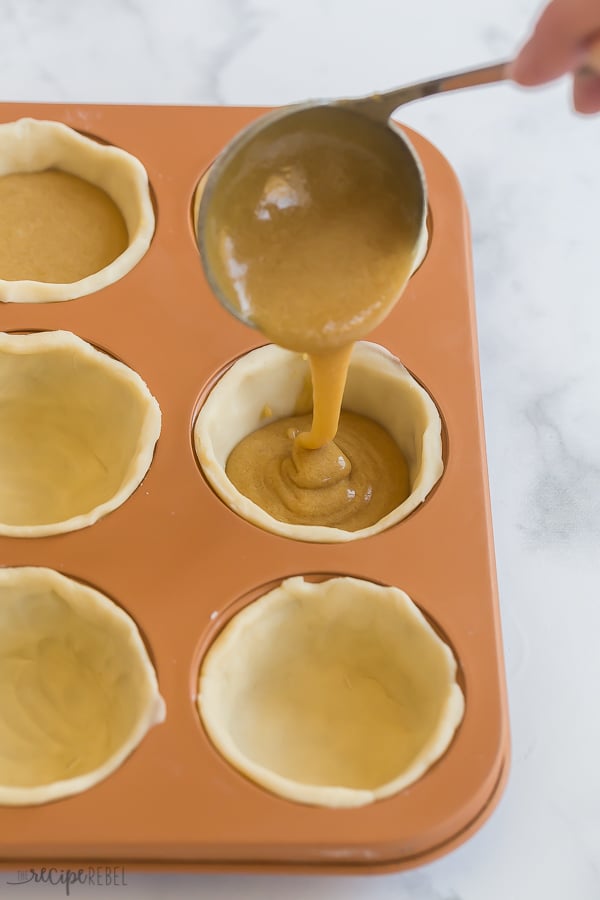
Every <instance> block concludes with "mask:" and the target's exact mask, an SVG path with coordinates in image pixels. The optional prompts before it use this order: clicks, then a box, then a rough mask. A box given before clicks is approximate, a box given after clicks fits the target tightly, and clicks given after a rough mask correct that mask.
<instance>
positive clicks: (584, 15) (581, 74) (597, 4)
mask: <svg viewBox="0 0 600 900" xmlns="http://www.w3.org/2000/svg"><path fill="white" fill-rule="evenodd" d="M566 72H572V73H573V103H574V105H575V109H576V110H577V111H578V112H580V113H594V112H600V0H552V2H551V3H550V4H549V5H548V6H547V7H546V9H545V10H544V12H543V13H542V15H541V17H540V19H539V21H538V23H537V25H536V27H535V30H534V32H533V35H532V36H531V38H530V39H529V41H528V42H527V43H526V44H525V46H524V47H523V48H522V49H521V51H520V53H519V54H518V56H517V57H516V59H515V60H514V62H513V63H512V64H511V66H510V69H509V74H510V77H511V78H513V79H514V81H516V82H517V83H518V84H522V85H527V86H533V85H538V84H544V83H545V82H547V81H553V80H554V79H555V78H559V77H560V76H561V75H564V74H565V73H566Z"/></svg>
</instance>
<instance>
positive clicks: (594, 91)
mask: <svg viewBox="0 0 600 900" xmlns="http://www.w3.org/2000/svg"><path fill="white" fill-rule="evenodd" d="M573 106H574V107H575V111H576V112H578V113H580V114H581V115H584V116H590V115H593V114H594V113H598V112H600V75H593V74H588V73H583V72H581V73H579V74H578V75H576V76H575V78H574V80H573Z"/></svg>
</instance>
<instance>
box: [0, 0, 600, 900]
mask: <svg viewBox="0 0 600 900" xmlns="http://www.w3.org/2000/svg"><path fill="white" fill-rule="evenodd" d="M536 8H537V4H536V0H488V2H487V3H481V2H478V0H454V2H453V3H448V2H447V0H422V2H421V3H419V4H417V3H414V2H408V0H369V2H368V3H367V2H358V0H303V2H292V0H169V2H160V0H104V2H102V3H100V2H98V3H94V2H93V0H80V2H79V3H73V2H71V0H0V94H1V96H2V98H3V99H4V100H7V101H8V100H31V101H33V100H41V101H66V102H75V101H99V102H100V101H110V102H146V103H178V104H186V103H209V104H212V103H218V104H256V105H269V104H278V103H283V102H289V101H293V100H298V99H302V98H305V97H308V96H313V97H314V96H335V95H348V94H353V93H361V92H365V93H366V92H368V91H371V90H374V89H377V88H385V87H391V86H394V85H397V84H401V83H403V82H407V81H412V80H416V79H417V78H419V77H421V76H428V75H433V74H437V73H439V72H444V71H446V70H451V69H455V68H459V67H462V66H465V65H468V64H476V63H480V62H484V61H486V60H488V59H494V58H498V57H502V56H504V55H508V54H510V53H511V51H512V50H513V48H514V47H515V46H516V45H517V44H518V43H519V42H520V40H521V39H522V37H523V35H524V33H525V31H526V29H527V28H528V27H529V25H530V23H531V21H532V19H533V17H534V15H535V12H536ZM402 120H403V121H405V122H406V123H407V124H409V125H411V126H412V127H414V128H416V129H417V130H419V131H421V132H422V133H424V134H425V135H426V136H427V137H428V138H430V139H431V140H432V141H433V142H434V143H435V144H437V145H438V146H439V148H440V149H441V150H442V152H443V153H444V154H445V155H446V156H447V157H448V158H449V159H450V161H451V162H452V164H453V165H454V167H455V169H456V171H457V173H458V175H459V178H460V179H461V182H462V184H463V188H464V190H465V193H466V196H467V201H468V204H469V209H470V214H471V222H472V232H473V250H474V266H475V282H476V297H477V313H478V329H479V339H480V354H481V369H482V379H483V399H484V410H485V425H486V435H487V449H488V461H489V475H490V486H491V494H492V508H493V518H494V530H495V541H496V553H497V565H498V577H499V585H500V597H501V611H502V623H503V632H504V640H505V652H506V668H507V677H508V688H509V702H510V717H511V729H512V752H513V763H512V772H511V777H510V780H509V784H508V788H507V790H506V793H505V795H504V798H503V799H502V801H501V803H500V805H499V807H498V809H497V811H496V812H495V814H494V815H493V817H492V818H491V820H490V821H489V822H488V823H487V824H486V825H485V826H484V827H483V829H482V830H481V831H480V832H478V833H477V834H476V835H475V836H474V837H473V838H472V839H471V840H470V841H469V842H468V843H467V844H466V845H464V846H463V847H461V848H459V849H458V850H456V851H455V852H453V853H452V854H450V855H449V856H447V857H445V858H444V859H441V860H439V861H437V862H435V863H432V864H430V865H427V866H424V867H422V868H420V869H418V870H415V871H412V872H409V873H406V874H399V875H387V876H379V877H354V878H336V877H330V878H317V877H310V878H300V877H286V878H282V877H271V878H269V877H262V876H252V877H250V876H239V877H234V876H215V875H206V876H191V875H190V876H183V875H182V876H148V875H140V874H134V873H129V874H128V878H127V880H128V887H127V888H125V887H123V888H120V889H118V890H117V889H114V890H113V893H115V894H116V893H117V892H118V893H119V895H123V896H127V897H131V898H151V897H156V898H161V900H167V898H184V897H185V898H187V897H203V898H209V897H211V898H212V897H214V898H230V897H231V898H238V897H245V898H257V900H258V898H260V900H267V898H281V897H285V898H286V900H288V898H305V897H307V896H316V897H319V898H326V900H335V898H342V897H343V898H344V900H351V898H356V900H358V898H367V897H368V898H378V900H384V898H385V900H392V898H394V900H507V898H510V900H538V898H539V900H542V898H543V900H598V898H600V767H599V766H598V752H599V751H598V748H599V747H600V713H599V710H600V704H599V702H598V696H599V687H600V652H598V637H599V635H600V602H599V598H600V565H599V556H600V553H599V550H600V414H599V408H598V406H599V400H598V398H599V396H600V354H598V351H597V344H598V341H599V339H600V302H599V300H600V287H599V284H600V279H599V274H598V266H599V259H600V255H599V247H600V242H599V226H598V210H599V209H600V163H599V161H600V116H598V117H596V118H594V119H591V118H590V119H584V118H580V117H577V116H575V115H573V114H572V113H571V112H570V108H569V105H568V99H567V87H566V84H565V83H559V84H556V85H552V86H550V87H548V88H544V89H541V90H538V91H535V92H526V91H522V90H518V89H516V88H514V87H512V86H508V85H503V86H497V87H494V88H489V89H485V90H479V91H471V92H465V93H463V94H461V95H458V94H457V95H454V96H448V97H444V98H437V99H432V100H429V101H424V102H422V103H421V104H419V105H416V106H413V107H409V108H406V109H405V110H404V111H403V114H402ZM7 878H8V876H5V875H4V874H2V875H0V884H3V883H5V882H6V880H7ZM0 890H1V892H2V893H3V895H4V893H6V895H7V896H13V894H14V896H15V897H17V898H23V900H25V898H37V897H39V896H41V895H42V892H43V890H44V887H43V886H41V885H28V886H25V885H20V886H18V887H8V886H3V887H2V888H0ZM52 890H53V891H54V893H56V891H57V890H58V891H59V892H60V891H61V890H62V889H60V888H56V889H52ZM106 890H108V889H106ZM46 891H47V892H48V895H50V893H51V889H50V888H46ZM101 893H102V892H101V890H100V889H98V888H92V887H88V888H73V889H72V894H73V895H74V896H82V897H83V896H89V895H91V894H99V895H100V894H101Z"/></svg>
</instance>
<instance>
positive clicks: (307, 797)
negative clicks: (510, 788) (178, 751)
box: [198, 577, 464, 807]
mask: <svg viewBox="0 0 600 900" xmlns="http://www.w3.org/2000/svg"><path fill="white" fill-rule="evenodd" d="M198 709H199V712H200V716H201V718H202V721H203V722H204V725H205V726H206V729H207V731H208V734H209V736H210V738H211V740H212V741H213V743H214V744H215V746H216V747H217V748H218V750H219V751H220V752H221V753H222V754H223V756H224V757H225V758H226V759H227V760H228V761H229V762H230V763H231V764H232V765H233V766H234V767H235V768H236V769H238V770H239V771H240V772H242V773H243V774H245V775H247V776H248V777H249V778H251V779H252V780H253V781H255V782H257V783H258V784H260V785H262V786H263V787H265V788H267V789H268V790H270V791H273V792H274V793H276V794H280V795H281V796H283V797H287V798H288V799H290V800H295V801H299V802H302V803H312V804H318V805H322V806H333V807H349V806H362V805H364V804H367V803H371V802H373V801H375V800H378V799H380V798H382V797H389V796H390V795H391V794H395V793H396V792H398V791H400V790H402V789H403V788H405V787H406V786H407V785H409V784H412V783H413V782H414V781H416V780H417V779H418V778H420V777H421V776H422V775H423V773H424V772H425V771H426V770H427V769H428V768H429V767H430V766H431V765H432V764H433V763H434V762H435V761H436V760H437V759H439V757H440V756H442V754H443V753H444V752H445V750H446V749H447V747H448V745H449V744H450V741H451V740H452V737H453V735H454V732H455V730H456V728H457V726H458V724H459V723H460V721H461V719H462V716H463V712H464V699H463V695H462V692H461V690H460V688H459V686H458V684H457V683H456V662H455V659H454V656H453V654H452V652H451V650H450V648H449V647H448V646H447V645H446V644H445V643H444V642H443V641H442V640H441V639H440V638H439V637H438V636H437V634H436V632H435V631H434V630H433V629H432V627H431V626H430V625H429V623H428V622H427V620H426V619H425V618H424V616H423V615H422V614H421V612H420V611H419V610H418V608H417V607H416V606H415V604H414V603H413V602H412V601H411V600H410V598H409V597H408V596H407V595H406V594H405V593H404V592H403V591H401V590H399V589H398V588H395V587H382V586H380V585H376V584H373V583H372V582H368V581H361V580H359V579H356V578H332V579H330V580H329V581H324V582H321V583H319V584H314V583H310V582H305V581H304V580H303V579H302V578H301V577H295V578H289V579H288V580H287V581H284V582H283V583H282V584H281V586H280V587H278V588H276V589H275V590H273V591H271V592H269V593H268V594H266V595H264V596H263V597H262V598H260V599H259V600H257V601H256V602H254V603H252V604H250V605H249V606H247V607H246V608H245V609H244V610H243V611H242V612H240V613H238V615H236V616H235V617H234V618H233V619H232V620H231V621H230V622H229V623H228V624H227V625H226V627H225V629H224V630H223V631H222V632H221V633H220V635H219V636H218V637H217V639H216V640H215V642H214V643H213V645H212V646H211V647H210V649H209V651H208V653H207V655H206V657H205V659H204V662H203V665H202V670H201V673H200V681H199V693H198Z"/></svg>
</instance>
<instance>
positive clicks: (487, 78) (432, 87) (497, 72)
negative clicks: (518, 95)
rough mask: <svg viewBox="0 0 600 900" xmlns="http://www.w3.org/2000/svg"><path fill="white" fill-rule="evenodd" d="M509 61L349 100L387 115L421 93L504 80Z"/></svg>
mask: <svg viewBox="0 0 600 900" xmlns="http://www.w3.org/2000/svg"><path fill="white" fill-rule="evenodd" d="M509 62H510V60H504V62H498V63H493V64H492V65H491V66H482V67H481V68H478V69H465V71H463V72H455V73H453V74H452V75H442V76H441V77H439V78H432V79H431V80H430V81H419V82H417V83H416V84H409V85H408V86H407V87H402V88H396V90H393V91H385V92H384V93H382V94H371V95H370V96H369V97H361V98H360V99H359V100H354V101H350V103H351V105H356V106H357V107H360V109H361V112H363V113H367V114H370V115H372V116H373V117H375V118H377V119H387V118H389V117H390V116H391V114H392V113H393V112H394V110H396V109H398V107H399V106H403V105H404V104H405V103H411V102H412V101H413V100H420V99H421V97H430V96H432V95H433V94H443V93H445V92H446V91H458V90H460V89H461V88H468V87H477V86H478V85H482V84H494V82H498V81H504V80H505V79H507V78H508V77H509V76H508V65H509Z"/></svg>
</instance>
